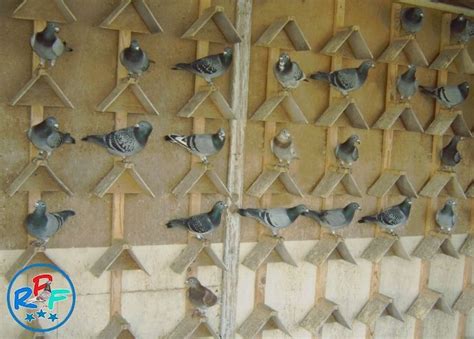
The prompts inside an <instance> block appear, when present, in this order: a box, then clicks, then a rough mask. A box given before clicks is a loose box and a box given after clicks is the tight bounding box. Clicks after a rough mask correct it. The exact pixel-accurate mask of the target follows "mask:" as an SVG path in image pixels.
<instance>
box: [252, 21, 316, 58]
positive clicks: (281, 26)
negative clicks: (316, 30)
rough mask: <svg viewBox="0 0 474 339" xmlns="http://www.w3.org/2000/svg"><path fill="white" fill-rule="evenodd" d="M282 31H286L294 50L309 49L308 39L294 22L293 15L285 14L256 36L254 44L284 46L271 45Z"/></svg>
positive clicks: (269, 46)
mask: <svg viewBox="0 0 474 339" xmlns="http://www.w3.org/2000/svg"><path fill="white" fill-rule="evenodd" d="M282 31H284V32H285V33H286V35H287V36H288V38H289V40H290V41H291V43H292V45H293V48H294V49H295V50H296V51H309V50H311V46H310V45H309V42H308V40H307V39H306V37H305V36H304V34H303V31H302V30H301V28H300V26H299V25H298V23H297V22H296V19H295V17H293V16H287V17H282V18H279V19H277V20H275V21H274V22H273V23H272V24H271V25H270V26H268V28H267V29H266V30H265V32H263V34H262V35H261V36H260V38H258V40H257V42H256V43H255V45H256V46H262V47H268V48H271V47H275V48H284V47H282V46H273V45H272V42H273V40H274V39H275V38H276V37H277V36H278V34H280V33H281V32H282Z"/></svg>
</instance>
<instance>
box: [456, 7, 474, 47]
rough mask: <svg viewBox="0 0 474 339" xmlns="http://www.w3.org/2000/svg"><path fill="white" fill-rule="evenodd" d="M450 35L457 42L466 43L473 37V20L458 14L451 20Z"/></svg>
mask: <svg viewBox="0 0 474 339" xmlns="http://www.w3.org/2000/svg"><path fill="white" fill-rule="evenodd" d="M451 35H452V37H453V38H454V40H456V41H457V42H461V43H464V44H466V43H468V42H469V40H471V39H472V38H473V37H474V22H473V21H472V20H470V19H468V18H466V17H465V16H464V15H463V14H459V15H458V16H457V17H455V18H454V19H453V20H452V21H451Z"/></svg>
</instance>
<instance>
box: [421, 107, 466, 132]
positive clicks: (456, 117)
mask: <svg viewBox="0 0 474 339" xmlns="http://www.w3.org/2000/svg"><path fill="white" fill-rule="evenodd" d="M449 127H451V128H452V129H453V132H454V134H456V135H459V136H461V137H471V131H470V130H469V127H467V123H466V120H464V117H463V115H462V111H445V110H441V111H440V113H439V114H438V115H436V117H435V118H434V120H433V121H432V122H431V124H430V125H429V126H428V128H427V129H426V131H425V133H426V134H431V135H443V134H445V133H446V131H447V130H448V128H449Z"/></svg>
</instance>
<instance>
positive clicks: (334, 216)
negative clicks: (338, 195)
mask: <svg viewBox="0 0 474 339" xmlns="http://www.w3.org/2000/svg"><path fill="white" fill-rule="evenodd" d="M357 210H361V208H360V205H359V204H358V203H356V202H351V203H350V204H348V205H347V206H346V207H344V208H335V209H331V210H322V211H319V212H318V211H314V210H309V212H308V213H304V214H303V215H304V216H307V217H310V218H311V219H314V220H315V221H317V222H318V223H319V224H320V225H321V226H323V227H326V228H328V229H330V230H331V233H332V234H335V231H336V230H339V229H342V228H344V227H346V226H349V224H350V223H351V222H352V220H353V219H354V215H355V212H356V211H357Z"/></svg>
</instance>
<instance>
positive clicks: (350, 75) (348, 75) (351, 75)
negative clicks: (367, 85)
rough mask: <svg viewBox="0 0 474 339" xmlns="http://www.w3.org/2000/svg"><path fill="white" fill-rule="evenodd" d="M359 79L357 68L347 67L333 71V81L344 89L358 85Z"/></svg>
mask: <svg viewBox="0 0 474 339" xmlns="http://www.w3.org/2000/svg"><path fill="white" fill-rule="evenodd" d="M357 80H358V77H357V70H356V69H353V68H346V69H342V70H340V71H335V72H333V73H331V83H332V84H334V85H335V86H336V87H338V88H341V89H344V90H349V89H352V88H354V87H356V86H357Z"/></svg>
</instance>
